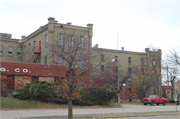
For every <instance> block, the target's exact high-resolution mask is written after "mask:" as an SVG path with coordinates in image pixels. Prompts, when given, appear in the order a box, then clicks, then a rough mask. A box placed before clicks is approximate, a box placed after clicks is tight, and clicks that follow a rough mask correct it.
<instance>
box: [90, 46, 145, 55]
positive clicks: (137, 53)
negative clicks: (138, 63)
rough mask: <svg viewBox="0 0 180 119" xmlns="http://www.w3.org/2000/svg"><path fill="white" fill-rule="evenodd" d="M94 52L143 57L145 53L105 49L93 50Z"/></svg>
mask: <svg viewBox="0 0 180 119" xmlns="http://www.w3.org/2000/svg"><path fill="white" fill-rule="evenodd" d="M92 50H94V51H100V52H109V53H121V54H134V55H144V54H146V53H143V52H134V51H122V50H118V51H117V50H114V49H105V48H93V47H92Z"/></svg>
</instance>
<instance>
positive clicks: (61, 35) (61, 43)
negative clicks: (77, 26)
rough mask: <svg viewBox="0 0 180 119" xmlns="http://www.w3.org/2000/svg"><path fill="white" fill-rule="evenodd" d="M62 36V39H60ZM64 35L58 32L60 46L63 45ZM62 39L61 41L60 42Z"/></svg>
mask: <svg viewBox="0 0 180 119" xmlns="http://www.w3.org/2000/svg"><path fill="white" fill-rule="evenodd" d="M60 38H61V39H60ZM63 38H64V35H63V34H62V33H59V34H58V45H59V46H63V42H64V39H63ZM60 41H61V42H60Z"/></svg>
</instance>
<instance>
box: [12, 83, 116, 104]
mask: <svg viewBox="0 0 180 119" xmlns="http://www.w3.org/2000/svg"><path fill="white" fill-rule="evenodd" d="M57 87H58V91H57ZM16 91H17V92H18V93H17V95H14V97H15V98H18V99H22V100H37V101H43V102H52V103H58V104H67V103H68V101H67V100H66V99H63V96H64V95H63V94H64V92H63V87H60V86H57V85H53V84H50V83H47V82H46V81H43V82H39V81H34V82H32V83H30V84H27V85H26V86H25V87H24V88H23V89H18V90H16ZM56 91H57V92H60V93H57V92H56ZM80 94H81V95H83V96H82V98H81V99H78V98H76V99H74V100H73V104H74V105H87V106H88V105H107V104H108V103H109V102H110V101H111V100H112V98H113V97H114V96H115V95H116V92H115V91H113V90H111V89H106V88H105V87H100V86H99V87H95V88H87V89H86V90H85V89H84V90H83V91H81V92H80Z"/></svg>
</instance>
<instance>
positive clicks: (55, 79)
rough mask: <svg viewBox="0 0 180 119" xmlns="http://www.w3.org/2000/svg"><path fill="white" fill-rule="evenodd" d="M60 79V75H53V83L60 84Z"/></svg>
mask: <svg viewBox="0 0 180 119" xmlns="http://www.w3.org/2000/svg"><path fill="white" fill-rule="evenodd" d="M61 82H62V81H61V77H54V84H56V85H58V84H60V83H61Z"/></svg>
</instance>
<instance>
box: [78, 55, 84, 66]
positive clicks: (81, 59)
mask: <svg viewBox="0 0 180 119" xmlns="http://www.w3.org/2000/svg"><path fill="white" fill-rule="evenodd" d="M79 67H80V68H83V67H84V64H83V58H82V57H81V58H80V60H79Z"/></svg>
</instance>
